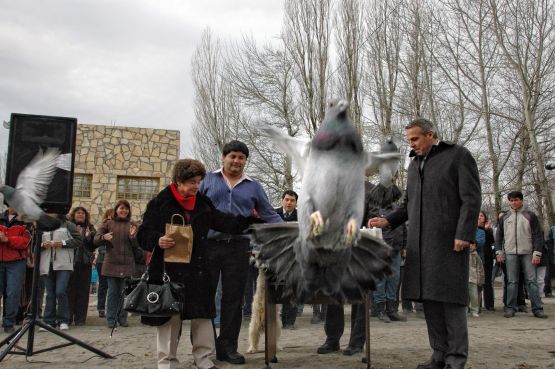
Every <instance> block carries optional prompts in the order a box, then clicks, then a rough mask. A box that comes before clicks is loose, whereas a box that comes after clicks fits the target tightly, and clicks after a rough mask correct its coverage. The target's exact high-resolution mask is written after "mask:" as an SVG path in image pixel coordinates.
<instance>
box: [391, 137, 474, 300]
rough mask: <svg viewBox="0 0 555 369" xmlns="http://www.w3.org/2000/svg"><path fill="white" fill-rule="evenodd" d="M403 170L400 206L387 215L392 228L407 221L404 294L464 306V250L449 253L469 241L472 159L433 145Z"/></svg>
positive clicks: (445, 144)
mask: <svg viewBox="0 0 555 369" xmlns="http://www.w3.org/2000/svg"><path fill="white" fill-rule="evenodd" d="M410 156H411V157H413V160H412V162H411V163H410V165H409V168H408V175H407V192H406V194H405V199H404V201H403V206H402V207H401V208H399V209H398V210H396V211H394V212H392V213H390V214H388V215H387V216H386V218H387V220H388V221H389V222H390V223H391V225H392V226H398V225H400V224H402V223H404V222H405V221H407V220H408V221H409V224H408V234H407V258H406V261H405V269H404V278H403V284H404V288H405V291H406V294H405V296H404V298H406V299H409V300H415V301H422V300H427V301H438V302H447V303H455V304H462V305H466V303H467V298H468V260H469V257H468V248H465V249H464V250H463V251H461V252H456V251H454V249H453V247H454V243H455V239H460V240H465V241H473V240H474V237H475V234H476V227H477V221H478V213H479V211H480V204H481V190H480V179H479V176H478V168H477V166H476V162H475V160H474V158H473V157H472V155H471V154H470V152H469V151H468V150H467V149H465V148H464V147H461V146H458V145H454V144H452V143H448V142H443V141H442V142H440V143H439V144H438V145H434V146H433V147H432V149H431V151H430V153H429V155H428V157H427V159H426V160H425V162H424V167H423V170H420V169H419V167H420V162H421V160H422V158H420V157H415V154H414V151H413V152H411V154H410Z"/></svg>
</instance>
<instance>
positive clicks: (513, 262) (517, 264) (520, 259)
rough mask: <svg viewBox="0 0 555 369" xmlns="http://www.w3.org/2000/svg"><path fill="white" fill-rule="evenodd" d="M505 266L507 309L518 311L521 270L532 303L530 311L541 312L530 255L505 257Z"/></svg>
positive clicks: (533, 266) (540, 301) (534, 271)
mask: <svg viewBox="0 0 555 369" xmlns="http://www.w3.org/2000/svg"><path fill="white" fill-rule="evenodd" d="M505 264H506V266H507V278H508V283H507V307H508V308H509V309H511V310H512V311H518V305H517V296H518V279H519V275H520V270H521V269H522V271H523V274H524V279H525V281H526V287H527V289H528V298H529V299H530V302H531V303H532V311H533V312H535V311H539V310H543V307H542V300H541V298H540V294H539V291H538V283H537V281H536V266H535V265H534V264H532V254H527V255H511V254H507V255H505Z"/></svg>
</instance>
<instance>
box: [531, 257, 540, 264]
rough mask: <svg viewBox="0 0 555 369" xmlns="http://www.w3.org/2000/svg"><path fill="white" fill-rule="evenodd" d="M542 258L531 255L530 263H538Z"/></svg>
mask: <svg viewBox="0 0 555 369" xmlns="http://www.w3.org/2000/svg"><path fill="white" fill-rule="evenodd" d="M541 260H542V258H541V257H540V256H535V255H534V256H532V264H534V265H538V264H539V263H540V261H541Z"/></svg>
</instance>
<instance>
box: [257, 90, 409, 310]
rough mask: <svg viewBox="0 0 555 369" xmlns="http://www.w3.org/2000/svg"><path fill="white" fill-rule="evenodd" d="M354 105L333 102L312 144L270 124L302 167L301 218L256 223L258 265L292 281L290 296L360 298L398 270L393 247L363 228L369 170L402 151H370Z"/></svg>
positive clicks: (392, 162) (393, 159) (288, 284)
mask: <svg viewBox="0 0 555 369" xmlns="http://www.w3.org/2000/svg"><path fill="white" fill-rule="evenodd" d="M347 107H348V104H347V102H346V101H344V100H336V101H333V102H331V103H330V104H329V109H328V111H327V112H326V116H325V117H324V121H323V122H322V124H321V126H320V128H319V129H318V131H317V132H316V134H315V135H314V137H313V139H312V140H311V141H309V142H308V143H303V142H302V141H300V140H297V139H292V138H290V137H288V136H286V135H284V134H282V133H281V132H279V131H278V130H276V129H273V128H269V127H266V128H263V132H264V133H265V134H266V135H267V136H269V137H270V138H272V140H273V141H274V142H275V143H276V144H277V145H278V146H279V147H280V149H281V150H283V151H285V152H288V153H291V156H292V157H293V160H294V161H295V163H296V164H297V166H298V167H299V168H302V171H303V173H302V174H303V181H302V186H301V193H300V196H299V206H298V218H299V222H298V223H281V224H263V225H254V226H253V227H252V228H253V238H252V241H253V243H255V244H256V245H258V246H259V247H260V252H259V254H258V263H259V265H260V266H261V267H262V268H263V269H265V271H266V273H267V275H268V276H269V277H270V278H271V279H274V280H276V281H279V282H283V283H284V284H285V288H284V296H283V297H284V298H285V299H290V300H291V301H303V300H304V299H305V298H306V297H308V296H310V295H312V294H315V293H318V292H320V293H322V294H324V295H326V296H329V297H332V298H333V299H335V300H337V301H338V302H343V301H346V300H355V299H360V298H361V296H363V293H364V291H368V290H370V289H374V288H375V286H376V284H377V282H378V281H379V280H380V279H381V278H382V277H383V276H384V275H385V274H389V273H390V272H391V269H390V264H391V257H390V252H391V249H390V247H389V246H388V245H387V244H385V243H384V242H383V241H382V240H381V239H379V238H376V237H373V236H372V235H370V233H369V232H366V231H361V230H360V227H361V225H362V221H363V216H364V214H363V213H364V181H365V174H369V173H370V172H376V171H379V170H380V169H383V168H385V169H386V170H388V171H391V167H392V166H394V165H395V162H398V161H399V157H400V154H398V153H367V152H365V151H364V149H363V146H362V141H361V138H360V135H359V133H358V131H357V130H356V128H355V127H354V126H353V124H352V123H351V121H350V119H349V118H348V116H347ZM382 178H385V180H389V181H390V180H391V176H390V175H386V176H383V177H382Z"/></svg>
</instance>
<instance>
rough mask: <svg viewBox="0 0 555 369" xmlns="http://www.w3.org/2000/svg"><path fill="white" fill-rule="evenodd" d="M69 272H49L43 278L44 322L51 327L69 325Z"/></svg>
mask: <svg viewBox="0 0 555 369" xmlns="http://www.w3.org/2000/svg"><path fill="white" fill-rule="evenodd" d="M70 277H71V270H52V269H51V270H50V272H48V274H47V275H44V276H43V281H44V288H45V291H46V303H45V305H44V314H43V317H44V322H45V323H46V324H49V325H51V326H53V327H55V326H57V325H58V324H61V323H65V324H69V299H68V297H67V286H68V285H69V278H70Z"/></svg>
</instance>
